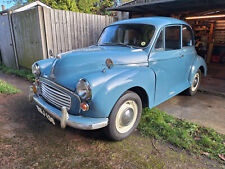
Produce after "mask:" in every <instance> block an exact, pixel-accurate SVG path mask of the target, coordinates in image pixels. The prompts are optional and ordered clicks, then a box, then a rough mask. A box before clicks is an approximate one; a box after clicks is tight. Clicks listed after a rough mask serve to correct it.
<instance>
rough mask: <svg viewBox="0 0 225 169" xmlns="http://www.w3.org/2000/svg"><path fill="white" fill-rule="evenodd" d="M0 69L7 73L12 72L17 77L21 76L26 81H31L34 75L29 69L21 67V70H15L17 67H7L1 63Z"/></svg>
mask: <svg viewBox="0 0 225 169" xmlns="http://www.w3.org/2000/svg"><path fill="white" fill-rule="evenodd" d="M0 71H2V72H4V73H7V74H13V75H16V76H19V77H22V78H24V79H26V80H28V81H31V82H33V80H34V78H35V77H34V75H33V74H32V73H31V71H29V70H25V69H23V70H22V69H21V70H17V69H12V68H9V67H6V66H4V65H3V64H0Z"/></svg>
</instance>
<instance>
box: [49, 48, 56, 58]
mask: <svg viewBox="0 0 225 169" xmlns="http://www.w3.org/2000/svg"><path fill="white" fill-rule="evenodd" d="M48 54H49V57H50V58H55V56H54V53H53V52H52V50H51V49H49V51H48Z"/></svg>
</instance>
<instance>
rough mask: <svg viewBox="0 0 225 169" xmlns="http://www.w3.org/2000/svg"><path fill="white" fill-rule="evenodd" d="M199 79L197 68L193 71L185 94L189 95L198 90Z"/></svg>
mask: <svg viewBox="0 0 225 169" xmlns="http://www.w3.org/2000/svg"><path fill="white" fill-rule="evenodd" d="M200 81H201V70H198V71H197V72H196V73H195V76H194V79H193V81H192V84H191V87H190V88H188V89H187V90H186V94H187V95H189V96H194V95H195V94H196V93H197V91H198V88H199V86H200Z"/></svg>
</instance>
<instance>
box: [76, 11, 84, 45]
mask: <svg viewBox="0 0 225 169" xmlns="http://www.w3.org/2000/svg"><path fill="white" fill-rule="evenodd" d="M77 21H78V23H77V24H78V35H77V36H78V48H82V47H83V41H82V36H83V25H82V24H83V22H82V13H78V15H77Z"/></svg>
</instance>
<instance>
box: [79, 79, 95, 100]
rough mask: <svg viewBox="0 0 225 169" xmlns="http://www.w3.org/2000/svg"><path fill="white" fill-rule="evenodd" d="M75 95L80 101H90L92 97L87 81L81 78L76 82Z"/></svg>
mask: <svg viewBox="0 0 225 169" xmlns="http://www.w3.org/2000/svg"><path fill="white" fill-rule="evenodd" d="M82 85H83V86H82ZM82 89H83V91H82ZM84 90H85V91H84ZM76 93H77V94H78V96H79V97H80V98H81V99H82V100H91V97H92V92H91V86H90V83H89V82H88V80H87V79H85V78H82V79H80V80H79V81H78V82H77V85H76Z"/></svg>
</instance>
